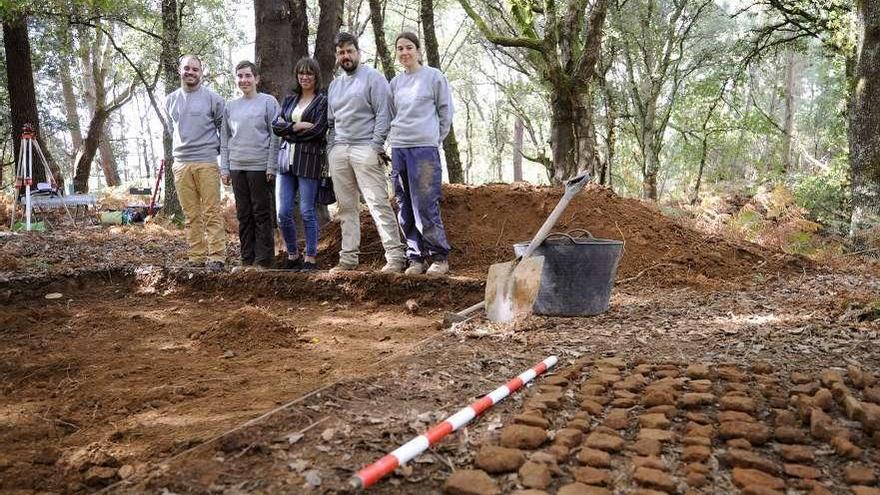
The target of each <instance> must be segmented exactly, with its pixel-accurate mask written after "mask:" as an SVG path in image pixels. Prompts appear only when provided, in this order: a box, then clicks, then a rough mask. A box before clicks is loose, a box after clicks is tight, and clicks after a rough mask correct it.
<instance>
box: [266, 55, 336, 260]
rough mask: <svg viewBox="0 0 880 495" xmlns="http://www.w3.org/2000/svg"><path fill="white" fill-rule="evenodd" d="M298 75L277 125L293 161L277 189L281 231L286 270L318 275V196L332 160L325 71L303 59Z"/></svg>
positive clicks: (285, 167) (283, 166)
mask: <svg viewBox="0 0 880 495" xmlns="http://www.w3.org/2000/svg"><path fill="white" fill-rule="evenodd" d="M294 72H295V74H296V81H295V82H294V85H293V93H291V94H290V95H288V96H287V97H286V98H284V102H283V103H282V104H281V114H280V115H279V116H278V118H277V119H276V120H275V123H274V124H273V130H274V132H275V134H277V135H278V136H280V137H281V138H282V139H284V141H285V142H286V143H287V157H288V158H287V160H286V161H282V163H281V164H280V173H279V175H278V186H277V208H278V227H279V228H280V229H281V235H282V237H284V243H285V244H286V246H287V258H286V259H285V260H284V262H283V264H282V268H284V269H288V270H298V271H314V270H317V269H318V264H317V260H316V256H317V254H318V216H317V212H316V198H317V194H318V185H319V183H320V180H321V174H322V172H323V170H324V163H325V161H326V157H325V152H326V144H327V143H326V141H325V134H326V131H327V96H326V95H325V94H324V93H323V92H321V91H320V88H321V71H320V68H319V66H318V62H317V61H315V59H313V58H308V57H305V58H302V59H300V60H299V61H298V62H297V63H296V65H295V66H294ZM297 192H298V193H299V212H300V215H301V216H302V221H303V229H304V231H305V238H306V239H305V251H304V253H303V254H302V255H301V254H300V251H299V246H298V242H297V238H296V224H295V223H294V218H293V207H294V205H293V203H294V198H296V195H297Z"/></svg>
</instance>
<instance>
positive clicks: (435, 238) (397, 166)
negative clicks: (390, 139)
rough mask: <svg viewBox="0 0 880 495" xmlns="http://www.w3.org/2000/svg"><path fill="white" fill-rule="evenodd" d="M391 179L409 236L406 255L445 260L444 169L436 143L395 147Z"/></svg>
mask: <svg viewBox="0 0 880 495" xmlns="http://www.w3.org/2000/svg"><path fill="white" fill-rule="evenodd" d="M391 180H392V182H394V196H395V197H396V198H397V205H398V206H399V207H400V210H399V211H398V213H397V219H398V221H399V222H400V230H402V231H403V235H404V237H406V257H407V258H409V259H410V260H413V261H419V262H422V261H425V259H426V258H429V257H430V258H433V259H434V260H445V259H446V258H447V256H449V242H447V240H446V229H444V228H443V220H442V219H441V218H440V194H441V191H440V185H441V183H442V180H443V170H442V168H441V164H440V152H439V151H438V149H437V148H436V147H434V146H427V147H419V148H393V149H392V150H391Z"/></svg>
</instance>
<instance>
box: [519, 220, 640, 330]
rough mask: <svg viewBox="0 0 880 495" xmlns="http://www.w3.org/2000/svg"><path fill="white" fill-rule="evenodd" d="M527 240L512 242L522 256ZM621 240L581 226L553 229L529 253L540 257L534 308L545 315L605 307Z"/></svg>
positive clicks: (578, 313) (581, 312) (573, 313)
mask: <svg viewBox="0 0 880 495" xmlns="http://www.w3.org/2000/svg"><path fill="white" fill-rule="evenodd" d="M528 245H529V243H528V242H520V243H517V244H514V246H513V251H514V253H516V256H517V257H519V256H522V254H523V253H525V251H526V248H527V247H528ZM622 253H623V242H621V241H615V240H612V239H597V238H595V237H593V235H592V234H590V233H589V232H588V231H586V230H583V229H577V230H572V231H570V232H569V233H567V234H561V233H553V234H550V235H548V236H547V239H545V240H544V242H543V243H542V244H541V245H540V246H538V248H537V249H536V250H535V252H534V253H533V254H532V256H543V257H544V270H543V272H542V273H541V289H540V291H539V292H538V299H537V301H535V306H534V308H533V310H534V312H535V313H537V314H541V315H548V316H585V315H597V314H600V313H604V312H605V311H607V310H608V306H609V303H610V300H611V288H612V287H613V286H614V277H615V275H616V274H617V264H618V263H619V262H620V256H621V254H622Z"/></svg>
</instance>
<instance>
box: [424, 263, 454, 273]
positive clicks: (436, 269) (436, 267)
mask: <svg viewBox="0 0 880 495" xmlns="http://www.w3.org/2000/svg"><path fill="white" fill-rule="evenodd" d="M425 273H426V274H427V275H428V276H429V277H442V276H444V275H446V274H447V273H449V262H448V261H446V260H442V261H435V262H433V263H431V266H430V267H429V268H428V271H427V272H425Z"/></svg>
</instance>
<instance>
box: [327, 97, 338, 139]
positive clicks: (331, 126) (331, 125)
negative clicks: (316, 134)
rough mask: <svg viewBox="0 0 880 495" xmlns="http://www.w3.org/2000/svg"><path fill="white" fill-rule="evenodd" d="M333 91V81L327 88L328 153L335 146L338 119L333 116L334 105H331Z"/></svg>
mask: <svg viewBox="0 0 880 495" xmlns="http://www.w3.org/2000/svg"><path fill="white" fill-rule="evenodd" d="M331 91H333V83H332V82H331V83H330V87H329V88H327V153H330V148H332V147H333V142H334V141H335V140H336V128H335V124H336V122H335V120H336V119H335V118H334V117H333V106H332V105H330V92H331Z"/></svg>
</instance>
